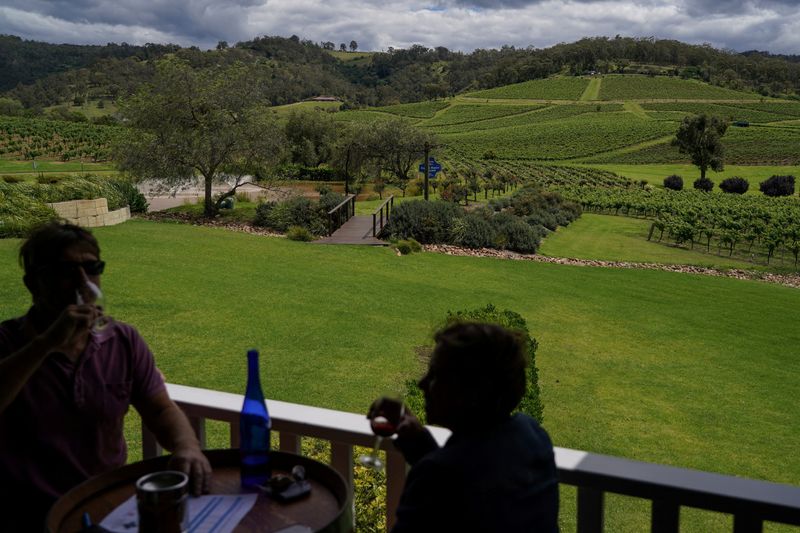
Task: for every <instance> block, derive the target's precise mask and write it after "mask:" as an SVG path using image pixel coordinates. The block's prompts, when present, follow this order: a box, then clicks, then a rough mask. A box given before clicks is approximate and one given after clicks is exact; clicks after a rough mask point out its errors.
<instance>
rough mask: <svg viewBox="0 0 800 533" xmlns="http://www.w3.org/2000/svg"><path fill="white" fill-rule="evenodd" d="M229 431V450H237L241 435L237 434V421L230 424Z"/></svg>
mask: <svg viewBox="0 0 800 533" xmlns="http://www.w3.org/2000/svg"><path fill="white" fill-rule="evenodd" d="M230 431H231V448H238V447H239V446H240V444H241V442H240V441H239V439H240V438H241V434H240V433H239V421H238V420H236V421H234V422H231V425H230Z"/></svg>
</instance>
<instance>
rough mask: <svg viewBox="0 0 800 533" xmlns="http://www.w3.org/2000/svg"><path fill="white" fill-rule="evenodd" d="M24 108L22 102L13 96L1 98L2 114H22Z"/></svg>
mask: <svg viewBox="0 0 800 533" xmlns="http://www.w3.org/2000/svg"><path fill="white" fill-rule="evenodd" d="M23 111H24V108H23V107H22V104H21V103H20V102H18V101H17V100H14V99H13V98H0V115H10V116H19V115H22V113H23Z"/></svg>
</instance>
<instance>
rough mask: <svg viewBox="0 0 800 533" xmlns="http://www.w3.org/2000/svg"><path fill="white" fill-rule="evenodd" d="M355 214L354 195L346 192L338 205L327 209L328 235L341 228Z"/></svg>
mask: <svg viewBox="0 0 800 533" xmlns="http://www.w3.org/2000/svg"><path fill="white" fill-rule="evenodd" d="M355 214H356V195H355V194H348V195H347V196H345V198H344V200H342V201H341V202H340V203H339V205H337V206H336V207H334V208H333V209H331V210H330V211H328V235H332V234H333V232H334V231H336V230H337V229H339V228H341V227H342V226H343V225H344V223H345V222H347V221H348V220H350V217H352V216H355Z"/></svg>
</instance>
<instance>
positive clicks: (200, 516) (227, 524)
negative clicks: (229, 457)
mask: <svg viewBox="0 0 800 533" xmlns="http://www.w3.org/2000/svg"><path fill="white" fill-rule="evenodd" d="M257 497H258V495H257V494H210V495H206V496H199V497H197V498H189V502H188V503H189V509H188V511H189V533H231V532H232V531H233V528H235V527H236V524H238V523H239V522H240V521H241V520H242V518H244V516H245V515H246V514H247V513H248V512H250V509H252V508H253V505H254V504H255V503H256V498H257ZM100 525H101V526H103V527H104V528H106V529H107V530H109V531H113V532H114V533H136V532H137V531H138V530H139V513H138V512H137V511H136V496H131V497H130V498H128V499H127V500H125V501H124V502H123V503H122V504H120V505H119V507H117V508H116V509H114V510H113V511H111V513H110V514H109V515H108V516H106V517H105V518H104V519H103V521H102V522H100Z"/></svg>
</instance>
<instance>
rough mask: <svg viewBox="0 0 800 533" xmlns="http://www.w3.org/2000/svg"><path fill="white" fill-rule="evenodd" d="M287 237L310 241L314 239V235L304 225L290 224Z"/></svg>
mask: <svg viewBox="0 0 800 533" xmlns="http://www.w3.org/2000/svg"><path fill="white" fill-rule="evenodd" d="M286 238H287V239H289V240H292V241H302V242H309V241H313V240H314V235H312V234H311V232H310V231H308V230H307V229H306V228H304V227H303V226H289V229H288V230H286Z"/></svg>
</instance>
